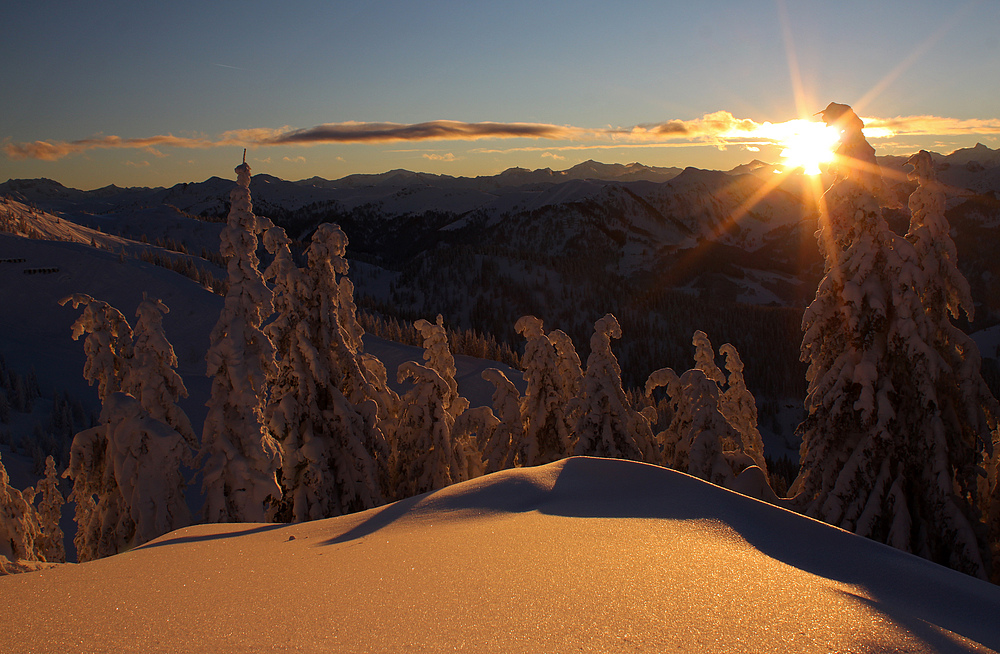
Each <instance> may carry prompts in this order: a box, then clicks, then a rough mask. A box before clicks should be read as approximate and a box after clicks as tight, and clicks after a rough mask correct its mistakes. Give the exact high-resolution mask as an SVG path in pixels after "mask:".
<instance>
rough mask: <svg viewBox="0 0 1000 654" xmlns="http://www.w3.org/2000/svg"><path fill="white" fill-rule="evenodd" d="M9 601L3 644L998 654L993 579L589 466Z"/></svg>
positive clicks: (625, 471)
mask: <svg viewBox="0 0 1000 654" xmlns="http://www.w3.org/2000/svg"><path fill="white" fill-rule="evenodd" d="M0 600H2V601H4V603H5V606H7V607H8V610H7V616H6V626H5V629H4V630H2V632H0V649H3V650H4V651H33V652H38V653H45V652H60V653H62V652H97V651H115V652H117V651H128V652H137V653H142V652H241V653H253V652H270V651H297V652H403V651H405V652H441V651H468V652H580V651H584V652H619V651H643V652H668V651H683V652H782V653H784V652H829V651H838V652H846V651H859V652H875V651H906V652H980V651H990V650H996V649H997V648H1000V628H998V627H997V622H996V616H997V615H998V611H1000V589H997V588H996V587H995V586H991V585H989V584H986V583H983V582H980V581H978V580H975V579H972V578H970V577H967V576H965V575H962V574H959V573H956V572H953V571H950V570H947V569H945V568H942V567H940V566H937V565H934V564H932V563H929V562H927V561H925V560H922V559H919V558H916V557H914V556H911V555H908V554H905V553H902V552H899V551H897V550H894V549H891V548H889V547H886V546H883V545H880V544H877V543H874V542H871V541H868V540H865V539H862V538H859V537H856V536H853V535H851V534H848V533H846V532H843V531H840V530H838V529H835V528H833V527H829V526H827V525H824V524H822V523H819V522H815V521H813V520H810V519H808V518H803V517H801V516H798V515H795V514H793V513H790V512H787V511H783V510H781V509H778V508H775V507H773V506H770V505H766V504H764V503H761V502H757V501H754V500H750V499H748V498H745V497H742V496H739V495H736V494H735V493H731V492H729V491H726V490H723V489H721V488H718V487H716V486H712V485H710V484H707V483H705V482H702V481H700V480H697V479H694V478H692V477H688V476H687V475H683V474H681V473H678V472H674V471H670V470H666V469H663V468H658V467H656V466H651V465H647V464H640V463H633V462H627V461H616V460H605V459H591V458H572V459H566V460H563V461H559V462H556V463H553V464H549V465H546V466H542V467H537V468H521V469H517V470H509V471H504V472H500V473H496V474H493V475H488V476H486V477H481V478H479V479H476V480H473V481H469V482H465V483H461V484H457V485H454V486H450V487H448V488H446V489H444V490H441V491H437V492H434V493H430V494H426V495H422V496H418V497H414V498H411V499H409V500H404V501H401V502H397V503H395V504H391V505H388V506H385V507H382V508H378V509H372V510H369V511H366V512H363V513H359V514H353V515H349V516H342V517H339V518H332V519H328V520H322V521H315V522H309V523H301V524H295V525H260V524H228V525H221V524H220V525H202V526H196V527H189V528H186V529H182V530H179V531H176V532H173V533H171V534H168V535H166V536H164V537H162V538H160V539H158V540H156V541H153V542H152V543H150V544H148V545H146V546H144V547H141V548H138V549H136V550H133V551H131V552H129V553H126V554H122V555H118V556H115V557H111V558H108V559H103V560H101V561H96V562H93V563H87V564H82V565H75V566H74V565H67V566H62V567H60V568H57V569H52V570H44V571H40V572H35V573H31V574H25V575H17V576H13V577H7V578H2V579H0ZM53 605H59V606H60V609H59V612H58V613H56V614H54V613H53V612H52V610H51V607H52V606H53ZM279 606H280V607H281V608H280V610H275V607H279Z"/></svg>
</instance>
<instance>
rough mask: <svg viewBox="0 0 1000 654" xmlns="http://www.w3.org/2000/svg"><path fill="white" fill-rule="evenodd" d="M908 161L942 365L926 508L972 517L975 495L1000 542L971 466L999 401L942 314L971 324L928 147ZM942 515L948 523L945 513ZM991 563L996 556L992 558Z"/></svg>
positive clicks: (932, 330) (913, 218)
mask: <svg viewBox="0 0 1000 654" xmlns="http://www.w3.org/2000/svg"><path fill="white" fill-rule="evenodd" d="M907 163H909V164H910V165H911V166H912V167H913V172H912V173H911V174H910V179H913V180H916V181H917V183H918V184H917V188H916V189H915V190H914V191H913V193H912V194H911V195H910V198H909V202H908V204H909V208H910V227H909V230H908V232H907V234H906V238H907V240H908V241H910V242H911V243H913V246H914V248H915V249H916V251H917V257H918V261H919V264H920V268H921V270H922V271H923V273H924V274H923V277H921V278H920V279H919V281H920V283H921V285H920V287H919V289H918V290H919V291H920V296H921V300H922V304H923V306H924V315H925V317H926V320H927V322H928V323H929V325H928V327H927V328H925V329H926V332H927V333H928V336H929V341H928V342H929V344H930V345H931V346H932V347H933V348H934V350H935V351H936V352H937V353H938V354H939V355H940V356H941V359H942V364H943V365H940V366H938V367H936V368H935V369H934V371H935V372H936V374H937V377H936V379H934V386H935V388H934V394H933V395H928V399H929V400H930V401H932V402H933V405H932V407H933V411H931V412H929V413H930V415H928V416H927V417H926V418H925V419H924V420H923V421H922V422H921V423H920V427H921V428H922V429H923V431H924V434H923V436H922V439H921V440H922V442H923V444H924V445H925V447H926V450H925V455H926V456H927V461H928V462H930V463H931V465H929V466H928V467H927V469H926V470H925V472H926V473H927V476H928V479H927V481H926V482H925V483H927V484H928V486H929V487H931V488H932V489H935V490H936V492H937V493H938V495H939V496H938V497H935V498H933V500H932V501H933V503H934V504H933V505H934V506H935V507H936V508H937V510H939V511H941V510H943V511H944V512H945V513H946V514H948V513H952V512H955V511H962V512H964V513H965V514H966V516H967V519H968V520H972V521H974V520H976V519H977V518H978V514H977V512H976V511H975V510H973V509H972V508H971V507H970V506H969V505H970V504H976V503H977V502H976V500H977V499H978V500H979V504H980V508H982V509H985V510H986V511H987V515H986V517H987V522H988V523H991V524H992V525H993V527H994V534H993V535H994V539H997V540H1000V538H998V537H1000V533H997V532H998V531H1000V522H998V521H997V518H998V517H1000V516H998V515H997V514H998V513H1000V507H997V506H995V505H991V504H992V503H991V502H989V501H988V499H989V498H983V497H979V498H977V497H976V496H977V494H979V493H981V489H982V488H983V486H984V483H983V482H984V481H986V480H987V477H984V476H982V473H981V472H979V471H978V469H979V468H980V467H981V466H982V464H983V462H984V460H985V461H986V462H987V463H989V462H991V456H990V452H991V450H992V449H993V447H994V441H995V440H996V438H997V437H998V434H1000V430H998V429H997V427H998V417H1000V404H998V403H997V400H996V398H994V397H993V394H992V393H991V392H990V390H989V388H988V387H987V386H986V382H985V381H984V380H983V377H982V374H981V370H980V366H981V362H982V359H981V357H980V354H979V348H978V347H977V346H976V344H975V342H973V340H972V339H971V338H970V337H969V336H968V335H966V334H965V333H964V332H963V331H962V330H960V329H959V328H958V327H956V326H955V325H954V324H952V322H951V320H950V319H949V315H950V316H951V317H952V318H958V317H959V316H960V314H961V313H962V312H964V313H965V315H966V316H967V317H968V319H969V320H970V321H971V320H972V319H973V318H974V304H973V302H972V295H971V293H970V291H969V283H968V281H967V280H966V279H965V276H964V275H963V274H962V273H961V271H960V270H959V269H958V255H957V251H956V248H955V243H954V241H953V240H952V238H951V233H950V226H949V224H948V220H947V218H946V217H945V215H944V209H945V193H944V189H943V188H942V187H941V185H940V183H938V181H937V174H936V173H935V171H934V162H933V160H932V159H931V155H930V153H929V152H927V151H925V150H921V151H920V152H918V153H917V154H915V155H913V156H912V157H910V159H909V161H908V162H907ZM995 455H996V453H995V452H993V456H994V457H995ZM977 477H978V478H977ZM948 478H951V479H952V481H953V489H954V495H956V496H957V497H958V498H960V500H959V501H958V502H957V505H956V506H954V507H949V506H948V505H949V501H948V500H949V498H951V497H952V495H953V493H952V492H950V491H951V490H952V489H951V488H949V487H948V481H947V480H948ZM977 486H978V488H977ZM984 500H985V501H984ZM944 520H945V521H946V522H948V521H949V520H948V518H947V517H945V518H944ZM998 544H1000V543H998ZM997 565H1000V560H997V561H994V566H997ZM994 572H996V571H994Z"/></svg>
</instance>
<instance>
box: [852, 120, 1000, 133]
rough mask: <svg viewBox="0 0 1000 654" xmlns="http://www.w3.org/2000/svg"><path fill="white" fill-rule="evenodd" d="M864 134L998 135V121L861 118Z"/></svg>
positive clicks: (999, 124)
mask: <svg viewBox="0 0 1000 654" xmlns="http://www.w3.org/2000/svg"><path fill="white" fill-rule="evenodd" d="M862 120H863V121H864V123H865V130H866V133H867V131H868V130H869V129H872V130H876V129H877V130H880V134H881V133H883V132H884V135H885V136H932V135H933V136H956V135H964V134H1000V119H997V118H989V119H985V120H983V119H978V118H972V119H965V120H963V119H958V118H941V117H940V116H896V117H895V118H863V119H862Z"/></svg>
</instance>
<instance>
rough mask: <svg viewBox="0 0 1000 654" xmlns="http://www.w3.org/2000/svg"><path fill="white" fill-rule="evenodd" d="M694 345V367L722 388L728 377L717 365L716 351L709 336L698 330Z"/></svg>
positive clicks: (695, 334) (693, 339)
mask: <svg viewBox="0 0 1000 654" xmlns="http://www.w3.org/2000/svg"><path fill="white" fill-rule="evenodd" d="M692 342H693V343H694V367H695V368H696V369H698V370H701V371H702V372H703V373H705V376H706V377H708V378H709V379H711V380H712V381H714V382H715V383H716V384H718V386H719V387H720V388H721V387H722V386H723V385H724V384H725V383H726V376H725V375H724V374H723V373H722V370H721V369H720V368H719V366H718V365H717V364H716V363H715V349H713V348H712V342H711V341H710V340H708V334H706V333H705V332H703V331H701V330H698V331H696V332H695V333H694V337H693V338H692Z"/></svg>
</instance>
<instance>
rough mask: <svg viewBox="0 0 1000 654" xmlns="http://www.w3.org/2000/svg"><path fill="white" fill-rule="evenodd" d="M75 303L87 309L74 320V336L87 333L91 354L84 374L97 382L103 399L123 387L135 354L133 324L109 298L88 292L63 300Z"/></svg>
mask: <svg viewBox="0 0 1000 654" xmlns="http://www.w3.org/2000/svg"><path fill="white" fill-rule="evenodd" d="M68 303H72V305H73V308H74V309H79V308H80V307H81V306H82V307H83V313H82V314H81V315H80V317H79V318H77V319H76V321H75V322H74V323H73V326H72V330H73V332H72V333H73V340H74V341H75V340H78V339H79V338H80V336H82V335H83V334H87V338H86V339H84V342H83V350H84V352H85V353H86V355H87V362H86V364H84V368H83V377H84V379H86V380H87V381H88V382H89V383H90V385H91V386H93V385H94V384H97V395H98V397H99V398H100V399H101V400H102V401H103V400H104V398H106V397H107V396H108V395H110V394H112V393H116V392H118V391H119V390H121V385H122V378H123V376H124V375H125V373H126V370H127V365H128V363H127V362H128V360H129V358H131V356H132V328H131V327H130V326H129V324H128V320H126V319H125V316H123V315H122V313H121V311H119V310H118V309H116V308H114V307H113V306H111V305H110V304H108V303H107V302H104V301H102V300H95V299H94V298H92V297H90V296H89V295H86V294H84V293H74V294H73V295H69V296H67V297H64V298H63V299H62V300H60V301H59V304H60V305H62V306H65V305H66V304H68Z"/></svg>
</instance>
